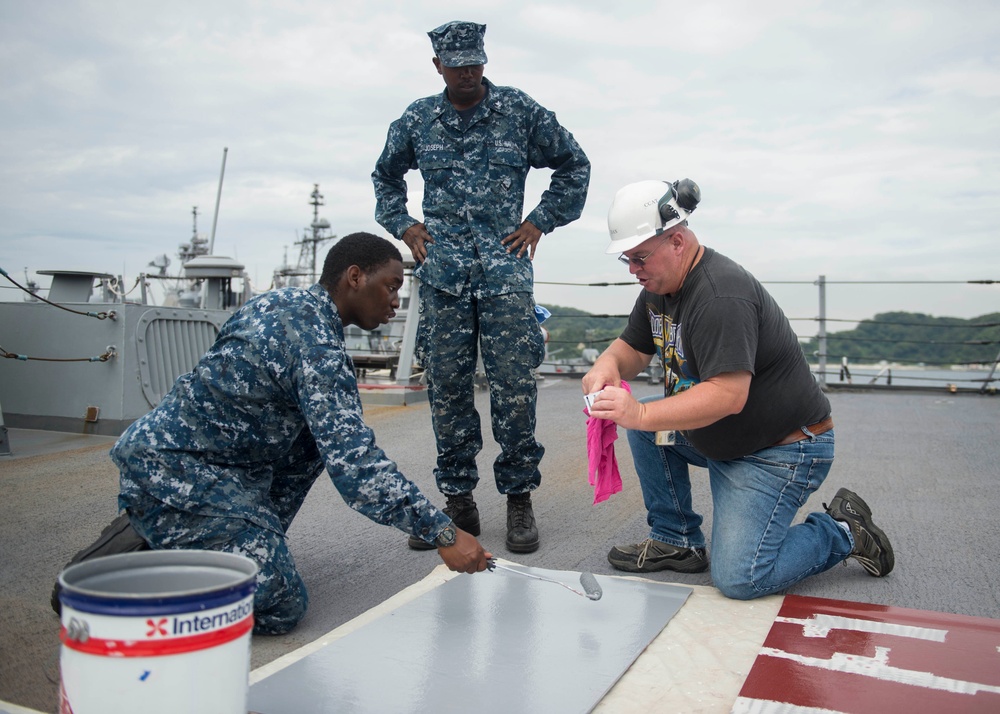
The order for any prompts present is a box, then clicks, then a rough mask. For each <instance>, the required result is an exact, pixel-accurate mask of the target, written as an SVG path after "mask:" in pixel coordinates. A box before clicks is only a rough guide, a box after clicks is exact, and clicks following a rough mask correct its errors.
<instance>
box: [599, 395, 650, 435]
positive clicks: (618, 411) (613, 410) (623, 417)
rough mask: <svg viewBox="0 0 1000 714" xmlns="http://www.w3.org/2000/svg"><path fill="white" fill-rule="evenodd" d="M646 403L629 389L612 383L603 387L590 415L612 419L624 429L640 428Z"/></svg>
mask: <svg viewBox="0 0 1000 714" xmlns="http://www.w3.org/2000/svg"><path fill="white" fill-rule="evenodd" d="M644 411H645V405H644V404H642V403H641V402H639V401H637V400H636V398H635V397H633V396H632V395H631V394H630V393H629V392H628V391H627V390H625V389H622V388H621V387H612V386H610V385H608V386H605V387H604V388H603V389H601V391H600V393H599V394H598V396H597V398H596V399H594V403H593V405H592V406H591V407H590V416H592V417H594V418H596V419H610V420H611V421H613V422H614V423H615V424H617V425H618V426H620V427H622V428H624V429H640V428H641V427H642V416H643V412H644Z"/></svg>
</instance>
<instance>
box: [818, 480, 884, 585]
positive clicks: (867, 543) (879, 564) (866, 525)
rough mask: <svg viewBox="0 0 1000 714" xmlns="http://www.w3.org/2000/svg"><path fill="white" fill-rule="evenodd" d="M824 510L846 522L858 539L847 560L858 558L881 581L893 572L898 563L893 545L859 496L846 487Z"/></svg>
mask: <svg viewBox="0 0 1000 714" xmlns="http://www.w3.org/2000/svg"><path fill="white" fill-rule="evenodd" d="M823 507H824V508H825V509H826V512H827V513H828V514H829V515H830V517H831V518H833V519H834V520H835V521H841V522H843V523H846V524H847V526H848V527H849V528H850V529H851V535H852V536H853V537H854V550H852V551H851V554H850V555H849V556H847V557H849V558H854V559H855V560H856V561H858V562H859V563H861V565H862V566H864V569H865V570H867V571H868V573H869V574H870V575H874V576H875V577H876V578H881V577H882V576H884V575H888V574H889V573H890V572H892V567H893V565H895V563H896V559H895V556H894V555H893V553H892V545H891V544H890V543H889V539H888V538H887V537H886V535H885V533H883V532H882V529H881V528H879V527H878V526H876V525H875V524H874V523H872V509H871V508H869V507H868V504H867V503H865V502H864V501H863V500H862V499H861V497H860V496H858V494H856V493H854V492H853V491H848V490H847V489H846V488H842V489H840V490H839V491H837V495H836V496H834V497H833V500H832V501H830V505H829V506H827V505H826V504H825V503H824V504H823Z"/></svg>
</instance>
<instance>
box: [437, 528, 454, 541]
mask: <svg viewBox="0 0 1000 714" xmlns="http://www.w3.org/2000/svg"><path fill="white" fill-rule="evenodd" d="M456 535H457V533H455V526H452V525H449V526H445V529H444V530H443V531H441V533H440V534H439V535H438V537H437V542H438V544H439V545H442V546H449V545H453V544H454V543H455V536H456Z"/></svg>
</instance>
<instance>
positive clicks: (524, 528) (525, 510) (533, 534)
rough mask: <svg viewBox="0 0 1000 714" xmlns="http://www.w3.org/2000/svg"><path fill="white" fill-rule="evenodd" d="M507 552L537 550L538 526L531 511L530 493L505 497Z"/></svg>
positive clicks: (530, 551) (531, 551)
mask: <svg viewBox="0 0 1000 714" xmlns="http://www.w3.org/2000/svg"><path fill="white" fill-rule="evenodd" d="M507 550H509V551H510V552H512V553H534V552H535V551H536V550H538V526H537V525H535V513H534V511H532V509H531V494H530V493H518V494H508V496H507Z"/></svg>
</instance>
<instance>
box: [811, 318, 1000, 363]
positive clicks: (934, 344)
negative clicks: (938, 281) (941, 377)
mask: <svg viewBox="0 0 1000 714" xmlns="http://www.w3.org/2000/svg"><path fill="white" fill-rule="evenodd" d="M802 349H803V351H804V352H805V353H806V355H807V356H808V357H809V360H810V361H811V362H814V361H815V360H816V352H817V340H816V339H815V338H813V339H811V340H808V341H806V342H803V344H802ZM998 351H1000V312H994V313H990V314H988V315H981V316H980V317H974V318H972V319H969V320H963V319H961V318H957V317H932V316H931V315H924V314H922V313H918V312H885V313H880V314H878V315H875V317H874V318H872V319H871V320H865V321H863V322H861V323H859V324H858V326H857V327H856V328H855V329H853V330H845V331H842V332H828V333H827V350H826V352H827V359H828V360H831V361H837V362H839V361H840V360H841V358H842V357H847V359H848V361H849V362H855V363H857V362H867V363H877V362H881V361H883V360H884V361H886V362H890V363H899V364H926V365H953V364H992V363H993V362H994V361H995V360H996V358H997V352H998Z"/></svg>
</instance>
